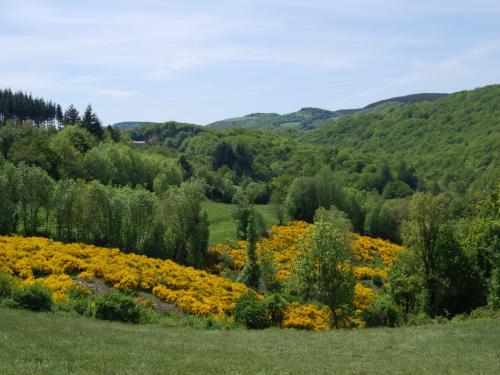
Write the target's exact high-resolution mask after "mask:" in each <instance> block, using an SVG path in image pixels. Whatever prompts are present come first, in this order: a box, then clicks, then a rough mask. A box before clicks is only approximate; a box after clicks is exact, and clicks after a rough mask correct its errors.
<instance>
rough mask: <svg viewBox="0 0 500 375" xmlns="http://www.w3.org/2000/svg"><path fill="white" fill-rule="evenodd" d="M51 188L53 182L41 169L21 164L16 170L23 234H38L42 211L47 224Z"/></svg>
mask: <svg viewBox="0 0 500 375" xmlns="http://www.w3.org/2000/svg"><path fill="white" fill-rule="evenodd" d="M52 188H53V180H52V179H51V178H50V177H49V175H48V174H47V172H45V171H44V170H43V169H41V168H38V167H30V166H27V165H25V164H21V165H20V166H19V168H18V169H17V176H16V195H17V197H18V199H19V205H18V215H19V217H20V219H21V222H22V224H23V233H24V234H37V233H38V231H39V226H40V225H41V222H40V217H39V214H41V211H42V210H43V209H45V211H46V215H47V222H48V208H49V207H48V205H49V202H50V197H51V193H52ZM46 229H47V228H46Z"/></svg>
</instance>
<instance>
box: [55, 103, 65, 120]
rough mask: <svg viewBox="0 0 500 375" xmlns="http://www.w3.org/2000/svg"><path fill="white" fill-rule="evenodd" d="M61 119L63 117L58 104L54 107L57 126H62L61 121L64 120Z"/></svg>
mask: <svg viewBox="0 0 500 375" xmlns="http://www.w3.org/2000/svg"><path fill="white" fill-rule="evenodd" d="M63 117H64V116H63V113H62V108H61V105H60V104H58V105H57V106H56V120H57V122H58V125H63V123H64V121H63V120H64V119H63Z"/></svg>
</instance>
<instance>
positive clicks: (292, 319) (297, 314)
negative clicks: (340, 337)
mask: <svg viewBox="0 0 500 375" xmlns="http://www.w3.org/2000/svg"><path fill="white" fill-rule="evenodd" d="M331 319H332V313H331V312H330V309H329V308H328V307H326V306H325V307H323V308H318V307H316V306H314V305H301V304H299V303H297V302H292V303H291V304H290V305H288V308H287V309H286V311H285V319H284V320H283V327H285V328H298V329H308V330H313V331H326V330H329V329H330V325H329V322H330V321H331Z"/></svg>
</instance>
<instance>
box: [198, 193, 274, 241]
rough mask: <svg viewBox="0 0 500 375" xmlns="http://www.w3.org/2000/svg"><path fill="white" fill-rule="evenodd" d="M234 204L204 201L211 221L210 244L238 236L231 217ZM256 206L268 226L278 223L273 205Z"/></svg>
mask: <svg viewBox="0 0 500 375" xmlns="http://www.w3.org/2000/svg"><path fill="white" fill-rule="evenodd" d="M233 206H234V205H232V204H228V203H216V202H212V201H205V202H203V209H204V210H206V212H207V214H208V221H209V223H210V226H209V230H210V239H209V246H212V245H215V244H216V243H220V242H224V241H225V240H227V239H234V238H235V237H236V228H235V223H234V220H233V219H232V218H231V207H233ZM255 208H256V210H257V211H258V212H259V213H260V214H261V215H262V217H263V218H264V222H265V224H266V226H271V225H273V224H276V223H277V220H276V217H275V216H274V214H273V212H272V206H271V205H265V204H256V205H255Z"/></svg>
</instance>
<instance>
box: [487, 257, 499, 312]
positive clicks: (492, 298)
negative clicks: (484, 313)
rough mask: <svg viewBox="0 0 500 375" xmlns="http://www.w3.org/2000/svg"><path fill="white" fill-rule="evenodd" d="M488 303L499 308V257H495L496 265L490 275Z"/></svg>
mask: <svg viewBox="0 0 500 375" xmlns="http://www.w3.org/2000/svg"><path fill="white" fill-rule="evenodd" d="M488 305H489V306H491V307H492V308H494V309H500V257H497V261H496V267H495V270H494V271H493V273H492V275H491V279H490V288H489V294H488Z"/></svg>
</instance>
